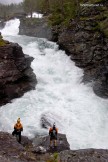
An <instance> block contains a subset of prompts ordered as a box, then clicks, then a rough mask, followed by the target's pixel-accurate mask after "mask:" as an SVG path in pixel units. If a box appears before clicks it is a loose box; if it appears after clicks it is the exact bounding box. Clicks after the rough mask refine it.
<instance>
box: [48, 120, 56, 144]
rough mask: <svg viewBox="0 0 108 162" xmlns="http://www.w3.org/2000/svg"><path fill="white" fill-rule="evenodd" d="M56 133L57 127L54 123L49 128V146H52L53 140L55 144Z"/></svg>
mask: <svg viewBox="0 0 108 162" xmlns="http://www.w3.org/2000/svg"><path fill="white" fill-rule="evenodd" d="M57 134H58V129H57V128H56V126H55V123H54V124H53V127H51V128H50V129H49V135H50V147H52V143H53V142H54V146H55V147H56V146H57Z"/></svg>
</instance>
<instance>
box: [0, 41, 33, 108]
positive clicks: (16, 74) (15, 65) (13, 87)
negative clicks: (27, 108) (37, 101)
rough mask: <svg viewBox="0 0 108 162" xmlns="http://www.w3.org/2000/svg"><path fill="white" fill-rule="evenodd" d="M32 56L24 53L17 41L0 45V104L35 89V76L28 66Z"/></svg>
mask: <svg viewBox="0 0 108 162" xmlns="http://www.w3.org/2000/svg"><path fill="white" fill-rule="evenodd" d="M32 60H33V58H32V57H29V56H28V55H24V53H23V51H22V48H21V47H20V46H19V45H18V44H17V43H10V42H8V41H5V44H4V45H3V46H0V105H3V104H6V103H8V102H10V101H11V100H12V99H13V98H16V97H20V96H22V95H23V94H24V93H25V92H27V91H29V90H31V89H35V85H36V76H35V74H34V73H33V70H32V68H31V67H30V65H31V61H32Z"/></svg>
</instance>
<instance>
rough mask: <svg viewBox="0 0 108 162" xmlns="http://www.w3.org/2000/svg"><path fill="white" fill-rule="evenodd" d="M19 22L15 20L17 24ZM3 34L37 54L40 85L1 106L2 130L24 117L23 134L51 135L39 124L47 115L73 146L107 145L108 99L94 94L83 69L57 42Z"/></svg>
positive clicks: (34, 64) (30, 135)
mask: <svg viewBox="0 0 108 162" xmlns="http://www.w3.org/2000/svg"><path fill="white" fill-rule="evenodd" d="M17 22H18V20H17V21H16V20H14V23H16V26H17V25H18V23H17ZM10 28H11V24H10ZM17 28H18V26H17ZM4 30H5V31H6V28H5V29H4ZM4 34H5V38H7V39H8V40H11V41H13V42H18V43H19V44H20V45H21V46H22V47H23V51H24V53H27V54H29V55H30V56H33V57H34V61H33V62H32V65H31V66H32V68H33V70H34V73H36V75H37V80H38V84H37V86H36V90H33V91H30V92H28V93H26V94H25V95H24V96H23V97H21V98H19V99H16V100H13V103H12V104H7V105H5V106H3V107H1V109H0V130H3V131H8V132H12V129H13V124H14V123H15V121H16V120H17V118H18V117H21V120H22V123H23V125H24V132H23V135H27V136H28V137H33V136H35V135H36V134H48V130H44V129H42V128H41V126H40V118H41V115H42V114H44V115H45V117H47V120H49V121H50V122H51V123H53V122H56V125H57V127H58V129H59V132H61V133H65V134H66V135H67V138H68V141H69V143H70V146H71V149H79V148H93V147H94V148H108V140H107V139H108V106H107V105H108V101H107V100H105V99H102V98H99V97H98V96H96V95H95V94H94V93H93V90H92V84H88V85H84V84H83V83H82V82H81V80H82V77H83V70H82V69H79V68H78V67H76V66H75V64H74V62H72V61H71V60H70V58H69V57H68V56H67V55H66V54H65V53H64V51H61V50H58V46H57V45H56V44H55V43H52V42H48V41H47V40H45V39H38V38H32V37H27V36H18V35H16V36H15V35H14V36H13V35H12V36H10V35H6V33H4ZM7 34H8V32H7Z"/></svg>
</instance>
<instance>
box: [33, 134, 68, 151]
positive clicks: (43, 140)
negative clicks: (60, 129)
mask: <svg viewBox="0 0 108 162" xmlns="http://www.w3.org/2000/svg"><path fill="white" fill-rule="evenodd" d="M33 146H34V148H35V150H37V149H38V147H40V146H41V147H42V148H43V149H44V150H46V152H55V151H56V152H61V151H63V150H70V146H69V143H68V141H67V138H66V135H65V134H60V133H59V134H58V137H57V147H56V148H55V147H53V146H52V148H50V137H49V136H42V137H41V136H40V137H36V138H34V139H33ZM35 150H33V151H35Z"/></svg>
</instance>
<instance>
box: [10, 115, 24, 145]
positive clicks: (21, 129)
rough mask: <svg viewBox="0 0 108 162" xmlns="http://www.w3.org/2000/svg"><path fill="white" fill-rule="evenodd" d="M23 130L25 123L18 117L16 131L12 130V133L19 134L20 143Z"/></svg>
mask: <svg viewBox="0 0 108 162" xmlns="http://www.w3.org/2000/svg"><path fill="white" fill-rule="evenodd" d="M21 131H23V125H22V124H21V122H20V118H18V120H17V123H16V124H15V125H14V131H13V132H12V135H13V136H14V135H15V134H16V135H18V136H19V139H18V142H19V143H21Z"/></svg>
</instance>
